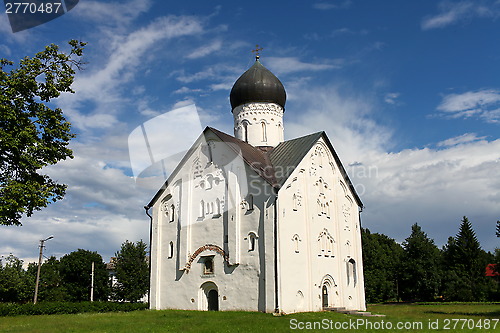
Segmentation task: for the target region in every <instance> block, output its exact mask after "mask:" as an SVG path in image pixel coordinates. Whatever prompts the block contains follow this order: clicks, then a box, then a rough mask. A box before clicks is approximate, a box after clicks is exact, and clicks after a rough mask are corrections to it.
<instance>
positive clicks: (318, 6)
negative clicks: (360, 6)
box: [313, 0, 352, 10]
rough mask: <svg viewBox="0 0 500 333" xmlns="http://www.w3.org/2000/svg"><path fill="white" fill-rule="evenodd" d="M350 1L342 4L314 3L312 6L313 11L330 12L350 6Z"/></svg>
mask: <svg viewBox="0 0 500 333" xmlns="http://www.w3.org/2000/svg"><path fill="white" fill-rule="evenodd" d="M351 3H352V1H351V0H345V1H342V2H339V1H338V2H336V3H332V2H316V3H314V4H313V8H314V9H319V10H330V9H337V8H348V7H349V6H350V5H351Z"/></svg>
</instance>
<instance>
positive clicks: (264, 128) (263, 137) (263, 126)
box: [261, 122, 267, 142]
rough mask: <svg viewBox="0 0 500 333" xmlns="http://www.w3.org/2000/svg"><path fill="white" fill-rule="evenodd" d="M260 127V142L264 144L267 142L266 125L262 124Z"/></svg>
mask: <svg viewBox="0 0 500 333" xmlns="http://www.w3.org/2000/svg"><path fill="white" fill-rule="evenodd" d="M261 126H262V141H263V142H266V141H267V131H266V123H265V122H262V123H261Z"/></svg>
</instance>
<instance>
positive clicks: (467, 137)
mask: <svg viewBox="0 0 500 333" xmlns="http://www.w3.org/2000/svg"><path fill="white" fill-rule="evenodd" d="M485 138H486V137H485V136H481V137H478V136H477V134H476V133H465V134H462V135H459V136H456V137H454V138H449V139H446V140H443V141H441V142H438V143H437V144H436V145H437V146H438V147H452V146H456V145H460V144H464V143H470V142H474V141H479V140H484V139H485Z"/></svg>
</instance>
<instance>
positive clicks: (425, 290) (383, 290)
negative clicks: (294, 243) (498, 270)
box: [362, 216, 500, 302]
mask: <svg viewBox="0 0 500 333" xmlns="http://www.w3.org/2000/svg"><path fill="white" fill-rule="evenodd" d="M497 235H498V236H499V237H500V222H497ZM362 240H363V265H364V274H365V288H366V298H367V302H381V301H396V300H397V301H399V300H403V301H433V300H437V299H442V300H447V301H486V300H499V299H500V289H499V283H498V282H499V281H498V278H497V279H495V278H492V277H487V276H485V270H486V266H487V265H488V264H492V263H500V260H499V259H500V249H497V250H496V255H493V254H491V253H489V252H485V251H484V250H483V249H482V248H481V245H480V243H479V241H478V240H477V237H476V235H475V232H474V230H473V228H472V224H471V222H470V221H469V220H468V219H467V217H465V216H464V218H463V219H462V223H461V224H460V228H459V231H458V233H457V235H456V236H455V237H449V238H448V242H447V244H446V245H445V246H444V247H443V248H442V249H439V248H438V247H437V246H436V245H435V244H434V240H432V239H431V238H429V237H428V236H427V234H426V233H425V232H424V231H423V230H422V228H421V227H420V226H419V225H418V224H417V223H415V224H414V225H413V226H412V228H411V235H410V236H409V237H408V238H406V240H405V241H404V242H403V243H402V244H401V245H400V244H398V243H396V241H395V240H394V239H391V238H389V237H387V236H386V235H383V234H377V233H373V234H372V233H371V232H370V230H368V229H363V230H362ZM497 267H500V265H497Z"/></svg>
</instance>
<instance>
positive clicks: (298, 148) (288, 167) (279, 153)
mask: <svg viewBox="0 0 500 333" xmlns="http://www.w3.org/2000/svg"><path fill="white" fill-rule="evenodd" d="M320 138H322V139H323V140H324V141H325V143H326V145H327V146H328V148H330V151H331V152H332V155H333V158H334V159H335V162H337V165H338V167H339V169H340V172H341V174H342V176H343V177H344V179H345V181H346V182H347V184H348V186H349V188H350V189H351V191H352V193H353V195H354V199H355V200H356V203H357V204H358V206H359V207H363V203H362V202H361V199H360V198H359V195H358V193H356V189H355V188H354V186H353V185H352V182H351V180H350V179H349V176H348V175H347V172H346V171H345V169H344V166H343V165H342V162H341V161H340V158H339V156H338V155H337V152H336V151H335V149H334V148H333V146H332V143H331V142H330V140H329V139H328V136H326V133H325V132H323V131H322V132H317V133H313V134H309V135H306V136H303V137H300V138H297V139H292V140H288V141H285V142H282V143H280V144H279V145H277V146H276V147H275V148H274V149H273V150H271V151H270V152H269V153H268V154H269V158H270V160H271V163H272V165H273V166H274V168H275V170H276V169H278V168H279V170H280V171H283V170H285V171H286V172H276V175H282V177H278V178H277V180H278V183H279V185H280V186H282V185H283V184H284V183H285V181H286V180H287V179H288V177H290V175H291V173H292V172H293V170H295V168H296V167H297V166H298V165H299V163H300V161H302V159H304V156H305V155H306V154H307V152H309V150H310V149H311V148H312V147H313V146H314V144H315V143H316V142H317V141H318V140H319V139H320Z"/></svg>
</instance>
